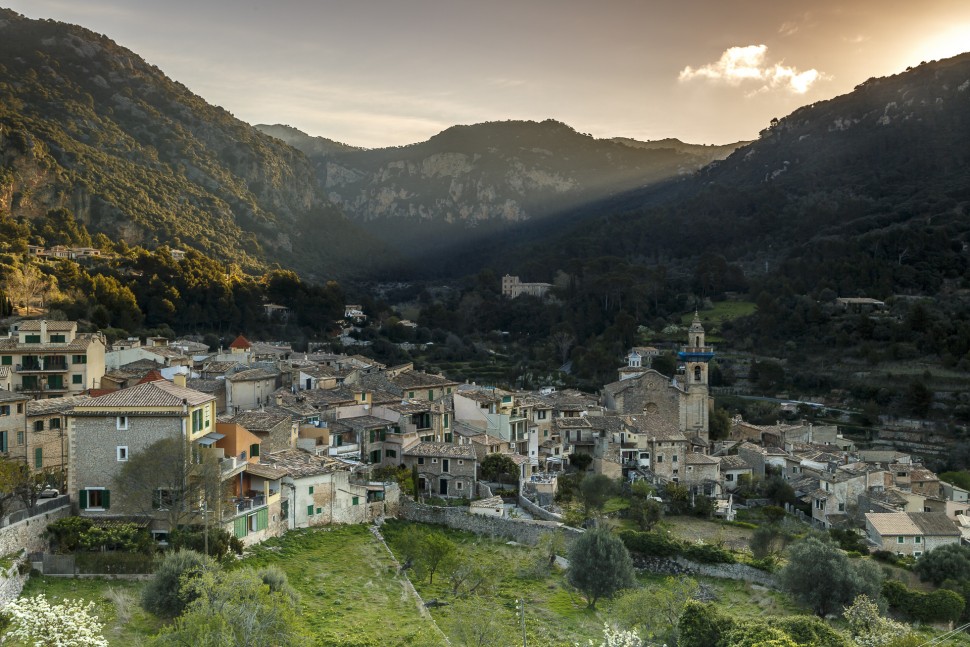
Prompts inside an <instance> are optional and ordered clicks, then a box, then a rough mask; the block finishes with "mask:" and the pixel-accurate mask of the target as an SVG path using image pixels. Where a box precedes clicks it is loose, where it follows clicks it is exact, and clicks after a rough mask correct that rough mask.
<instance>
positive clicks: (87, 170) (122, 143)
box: [0, 10, 335, 267]
mask: <svg viewBox="0 0 970 647" xmlns="http://www.w3.org/2000/svg"><path fill="white" fill-rule="evenodd" d="M0 96H2V97H3V101H2V102H0V212H7V213H9V214H11V215H12V216H14V217H17V218H20V217H24V218H28V219H37V218H40V217H42V216H43V215H44V214H46V213H47V212H48V211H50V210H52V209H58V208H66V209H68V210H70V211H71V212H72V213H73V214H74V216H75V217H76V218H77V219H78V220H79V221H80V222H82V223H84V225H85V226H86V227H88V229H89V230H90V231H91V232H92V233H94V232H98V231H101V232H105V233H107V234H108V235H109V236H110V237H111V238H113V239H114V238H124V239H125V240H127V241H128V242H129V243H132V244H136V243H138V244H147V245H151V244H153V243H169V244H172V243H178V244H183V245H188V246H191V247H196V248H198V249H200V250H202V251H204V252H206V253H209V254H210V255H213V256H215V257H218V258H231V259H232V260H236V261H240V262H242V263H243V264H244V265H249V266H253V267H257V266H259V265H261V264H262V263H263V262H265V261H266V260H279V259H281V258H282V257H284V256H285V255H287V254H289V253H290V252H291V251H293V243H292V241H293V240H294V239H295V238H296V237H297V235H298V234H299V233H300V231H301V229H302V228H303V225H302V223H303V222H304V221H306V220H307V219H308V218H309V217H310V216H311V215H313V214H315V213H324V214H326V213H327V212H330V216H331V217H333V215H334V213H333V212H334V211H335V210H333V209H332V207H330V206H329V205H328V203H327V202H326V201H325V200H324V199H323V198H322V196H321V194H320V192H319V188H318V187H317V185H316V181H315V171H314V168H313V166H312V165H311V164H310V162H309V161H308V160H307V158H306V157H305V156H304V155H303V154H302V153H300V152H299V151H297V150H295V149H293V148H292V147H290V146H287V145H285V144H284V143H282V142H280V141H279V140H277V139H275V138H272V137H268V136H266V135H264V134H262V133H261V132H259V131H257V130H255V129H254V128H252V127H251V126H249V125H248V124H245V123H243V122H241V121H239V120H238V119H235V118H234V117H233V116H232V115H231V114H229V113H228V112H226V111H225V110H223V109H222V108H218V107H216V106H211V105H209V104H207V103H206V102H205V101H203V100H202V99H201V98H200V97H198V96H196V95H194V94H192V93H191V92H189V91H188V89H186V88H185V87H184V86H182V85H181V84H179V83H177V82H175V81H172V80H171V79H169V78H168V77H166V76H165V75H164V74H163V73H162V72H161V71H160V70H158V68H156V67H154V66H151V65H149V64H148V63H146V62H145V61H144V60H142V59H141V58H139V57H138V56H137V55H135V54H134V53H132V52H130V51H128V50H126V49H124V48H122V47H120V46H118V45H117V44H115V43H114V42H112V41H111V40H109V39H108V38H107V37H105V36H101V35H98V34H95V33H93V32H90V31H88V30H85V29H82V28H80V27H76V26H72V25H65V24H61V23H56V22H53V21H35V20H28V19H26V18H23V17H22V16H19V15H18V14H16V13H14V12H12V11H8V10H0Z"/></svg>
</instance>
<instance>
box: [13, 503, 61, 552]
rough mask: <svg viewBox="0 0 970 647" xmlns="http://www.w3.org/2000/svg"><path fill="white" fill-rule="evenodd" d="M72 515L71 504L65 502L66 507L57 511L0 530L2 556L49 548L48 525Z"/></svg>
mask: <svg viewBox="0 0 970 647" xmlns="http://www.w3.org/2000/svg"><path fill="white" fill-rule="evenodd" d="M70 515H71V504H70V503H69V502H67V501H66V500H65V503H64V505H63V506H62V507H60V508H57V509H56V510H51V511H50V512H44V513H42V514H39V515H35V516H33V517H30V518H28V519H24V520H23V521H18V522H17V523H13V524H10V525H9V526H7V527H5V528H0V555H9V554H10V553H16V552H18V551H20V550H26V551H27V552H29V553H32V552H39V551H42V550H44V549H45V548H46V547H47V541H46V540H45V539H44V537H43V535H44V531H45V530H47V524H49V523H50V522H52V521H57V520H58V519H63V518H64V517H69V516H70Z"/></svg>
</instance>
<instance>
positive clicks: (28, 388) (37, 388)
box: [14, 384, 68, 393]
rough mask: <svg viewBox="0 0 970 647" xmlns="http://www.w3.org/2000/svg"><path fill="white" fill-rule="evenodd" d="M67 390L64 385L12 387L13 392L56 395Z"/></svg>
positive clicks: (22, 385)
mask: <svg viewBox="0 0 970 647" xmlns="http://www.w3.org/2000/svg"><path fill="white" fill-rule="evenodd" d="M67 390H68V387H67V385H66V384H17V385H15V386H14V391H20V392H21V393H36V392H45V393H48V392H49V393H56V392H58V391H67Z"/></svg>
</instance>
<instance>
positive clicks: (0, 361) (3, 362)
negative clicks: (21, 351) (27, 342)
mask: <svg viewBox="0 0 970 647" xmlns="http://www.w3.org/2000/svg"><path fill="white" fill-rule="evenodd" d="M0 366H13V355H3V356H0Z"/></svg>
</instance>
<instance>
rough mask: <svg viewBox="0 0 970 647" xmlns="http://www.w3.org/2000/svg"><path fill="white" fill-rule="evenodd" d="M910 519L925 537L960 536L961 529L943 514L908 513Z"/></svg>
mask: <svg viewBox="0 0 970 647" xmlns="http://www.w3.org/2000/svg"><path fill="white" fill-rule="evenodd" d="M907 514H908V515H909V518H910V519H912V520H913V523H915V524H916V525H917V527H919V529H920V530H922V531H923V534H924V535H932V536H934V537H940V536H945V537H952V536H957V537H959V536H960V529H959V528H957V525H956V524H955V523H953V520H952V519H950V518H949V517H948V516H946V515H945V514H944V513H942V512H908V513H907Z"/></svg>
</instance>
